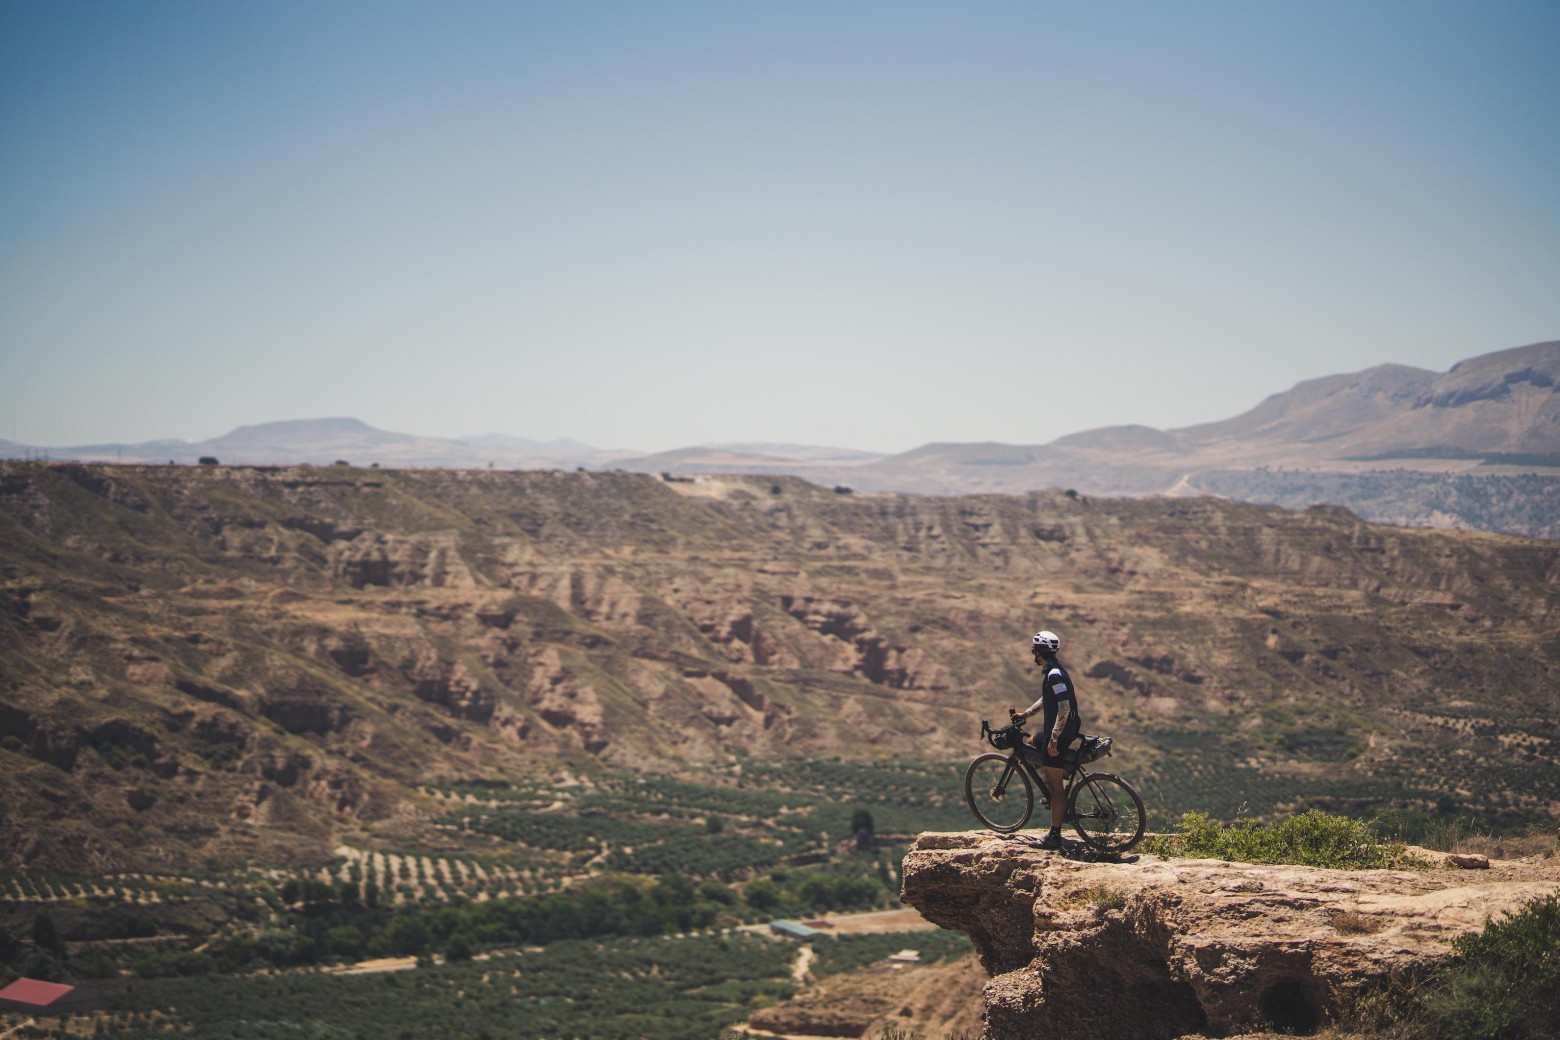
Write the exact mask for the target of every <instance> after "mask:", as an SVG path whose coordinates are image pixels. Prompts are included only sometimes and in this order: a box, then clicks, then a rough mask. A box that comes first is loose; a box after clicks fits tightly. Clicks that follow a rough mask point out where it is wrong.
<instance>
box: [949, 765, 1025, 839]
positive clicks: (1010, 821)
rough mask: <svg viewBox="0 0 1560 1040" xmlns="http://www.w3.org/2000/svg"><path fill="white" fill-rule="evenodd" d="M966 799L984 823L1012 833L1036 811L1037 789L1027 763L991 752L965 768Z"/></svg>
mask: <svg viewBox="0 0 1560 1040" xmlns="http://www.w3.org/2000/svg"><path fill="white" fill-rule="evenodd" d="M999 785H1000V787H999ZM964 801H965V802H966V804H968V805H969V807H970V811H971V812H972V813H974V814H975V818H976V819H978V820H980V822H981V823H984V824H985V825H986V826H987V827H990V828H991V829H992V830H994V831H996V832H997V833H998V834H1011V833H1012V832H1013V831H1016V830H1018V829H1019V828H1021V827H1023V826H1024V824H1026V823H1028V822H1029V817H1030V815H1031V814H1032V813H1033V812H1034V811H1035V789H1034V785H1033V784H1032V783H1031V782H1030V780H1029V773H1028V771H1027V770H1025V769H1024V767H1023V766H1021V765H1019V764H1018V763H1017V762H1016V761H1015V762H1010V759H1009V756H1007V755H999V754H997V753H996V752H990V753H987V754H984V755H981V756H980V757H979V758H977V759H975V761H973V762H971V763H970V765H969V768H968V769H966V770H965V771H964ZM1020 810H1022V812H1020Z"/></svg>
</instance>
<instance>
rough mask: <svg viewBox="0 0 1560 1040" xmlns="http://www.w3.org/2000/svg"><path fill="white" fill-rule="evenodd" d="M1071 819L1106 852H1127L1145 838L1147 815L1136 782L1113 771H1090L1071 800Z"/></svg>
mask: <svg viewBox="0 0 1560 1040" xmlns="http://www.w3.org/2000/svg"><path fill="white" fill-rule="evenodd" d="M1067 818H1068V820H1070V821H1071V822H1072V825H1073V826H1074V827H1076V828H1077V830H1078V834H1079V835H1080V836H1081V837H1082V838H1083V840H1084V841H1085V842H1087V843H1088V844H1089V845H1090V846H1092V847H1093V848H1096V849H1099V850H1100V851H1102V852H1126V851H1127V850H1128V849H1130V848H1131V847H1132V846H1134V845H1136V844H1137V843H1138V841H1139V840H1140V839H1141V838H1142V837H1143V828H1144V826H1145V825H1146V824H1147V817H1146V815H1145V814H1144V812H1143V799H1141V798H1139V797H1138V793H1137V792H1136V791H1134V790H1133V789H1132V785H1131V784H1129V783H1127V782H1126V781H1125V780H1123V779H1121V777H1119V776H1112V775H1111V774H1109V773H1089V774H1088V775H1087V776H1085V777H1084V778H1083V779H1082V780H1080V781H1078V783H1077V785H1076V786H1075V787H1074V788H1073V790H1072V796H1071V797H1070V798H1069V799H1068V800H1067Z"/></svg>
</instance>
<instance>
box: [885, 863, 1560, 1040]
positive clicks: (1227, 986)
mask: <svg viewBox="0 0 1560 1040" xmlns="http://www.w3.org/2000/svg"><path fill="white" fill-rule="evenodd" d="M1424 855H1425V856H1426V857H1433V859H1434V860H1435V861H1436V862H1438V863H1439V864H1440V865H1439V866H1438V867H1436V868H1432V869H1404V870H1327V869H1321V868H1314V867H1298V866H1266V865H1253V864H1246V863H1229V862H1222V861H1214V860H1188V859H1164V858H1161V857H1158V856H1153V855H1142V856H1129V857H1127V861H1126V862H1121V863H1103V862H1084V861H1080V860H1076V859H1070V858H1066V857H1064V856H1062V855H1059V854H1057V853H1052V852H1045V851H1042V850H1040V849H1038V848H1036V847H1035V845H1034V841H1033V839H1031V838H1029V837H1027V836H998V835H993V834H986V833H981V832H969V833H946V834H933V833H928V834H922V835H921V836H920V837H919V838H918V839H917V841H916V842H915V844H914V845H913V846H912V847H911V849H910V851H909V853H908V854H907V855H906V857H905V860H904V868H903V893H902V898H903V900H904V901H905V902H906V903H908V904H910V905H911V906H914V907H915V908H916V909H917V910H919V911H920V912H921V913H922V914H923V915H924V916H925V917H927V918H928V919H929V920H931V921H933V922H935V923H936V924H939V925H941V926H943V927H945V928H953V929H957V930H959V931H963V932H965V933H967V934H968V935H969V936H970V938H971V939H972V940H973V941H974V943H975V946H976V948H977V950H978V951H979V954H980V957H981V961H982V963H983V964H984V966H985V968H986V971H987V973H988V974H989V975H990V979H989V981H987V983H986V987H985V1004H986V1010H985V1036H986V1037H988V1038H989V1040H1009V1038H1012V1040H1018V1038H1024V1040H1035V1038H1039V1037H1050V1036H1066V1037H1069V1038H1071V1040H1091V1038H1095V1040H1116V1038H1121V1040H1126V1038H1132V1040H1169V1038H1173V1037H1180V1036H1185V1035H1187V1034H1194V1033H1202V1034H1206V1035H1214V1036H1217V1035H1228V1034H1232V1033H1241V1032H1245V1031H1251V1030H1258V1029H1277V1030H1280V1031H1282V1032H1286V1033H1302V1034H1303V1033H1309V1032H1313V1031H1315V1030H1316V1029H1317V1028H1318V1027H1319V1026H1321V1025H1322V1024H1323V1023H1324V1022H1327V1021H1329V1020H1331V1019H1333V1018H1334V1017H1336V1016H1337V1015H1338V1013H1339V1012H1340V1011H1341V1010H1343V1009H1346V1008H1347V1007H1348V1006H1349V1004H1350V1003H1351V1002H1352V1001H1353V1000H1354V999H1356V998H1358V997H1360V996H1363V995H1365V994H1367V993H1369V992H1370V991H1371V990H1372V989H1373V988H1376V987H1379V986H1380V985H1381V984H1382V983H1384V982H1385V981H1386V980H1388V979H1389V978H1393V977H1395V976H1402V975H1403V974H1404V973H1412V972H1415V971H1417V970H1420V969H1423V968H1425V967H1428V966H1429V965H1430V964H1432V963H1433V962H1434V961H1436V960H1437V959H1439V958H1443V957H1445V956H1446V955H1447V954H1448V953H1449V948H1448V943H1449V942H1450V941H1451V940H1452V939H1453V938H1455V937H1456V936H1458V935H1461V934H1463V933H1464V932H1467V931H1471V930H1475V929H1478V928H1481V927H1483V925H1484V923H1485V920H1486V919H1487V918H1488V917H1490V916H1492V915H1499V914H1501V913H1504V912H1508V911H1513V910H1516V909H1517V908H1518V907H1520V906H1521V905H1522V904H1523V903H1525V902H1527V901H1528V900H1531V899H1535V898H1538V897H1540V896H1545V895H1548V894H1550V893H1553V892H1556V891H1557V890H1560V863H1557V862H1556V861H1555V860H1553V859H1547V860H1523V861H1511V862H1504V861H1496V862H1493V863H1489V864H1488V869H1482V870H1470V869H1460V868H1458V867H1456V866H1455V865H1454V864H1453V863H1452V861H1451V860H1450V859H1449V858H1447V857H1443V856H1441V855H1440V854H1438V853H1425V854H1424ZM1474 862H1475V863H1477V862H1478V861H1474Z"/></svg>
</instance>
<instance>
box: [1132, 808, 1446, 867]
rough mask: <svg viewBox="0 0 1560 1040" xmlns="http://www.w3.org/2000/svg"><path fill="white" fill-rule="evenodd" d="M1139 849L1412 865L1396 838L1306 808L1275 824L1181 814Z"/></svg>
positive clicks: (1328, 863)
mask: <svg viewBox="0 0 1560 1040" xmlns="http://www.w3.org/2000/svg"><path fill="white" fill-rule="evenodd" d="M1145 851H1148V852H1154V853H1158V854H1159V855H1161V856H1187V857H1192V858H1198V859H1228V860H1239V861H1241V862H1244V863H1296V864H1300V865H1302V866H1308V867H1331V868H1335V869H1343V870H1360V869H1372V868H1383V867H1403V866H1413V865H1415V861H1414V860H1412V859H1411V858H1410V857H1409V856H1408V855H1407V854H1406V853H1405V851H1404V848H1403V844H1402V843H1401V842H1396V841H1382V840H1381V839H1380V838H1379V837H1378V836H1377V835H1376V833H1375V831H1374V829H1373V828H1372V827H1371V825H1370V824H1368V823H1364V822H1362V821H1360V820H1354V819H1350V818H1349V817H1347V816H1335V815H1333V814H1332V813H1326V812H1322V811H1321V810H1320V809H1307V810H1306V811H1305V812H1303V813H1299V814H1298V815H1295V816H1290V817H1287V818H1285V819H1283V820H1279V821H1277V822H1275V823H1235V824H1224V823H1217V822H1215V821H1214V820H1212V819H1210V818H1209V817H1208V814H1207V813H1200V812H1193V813H1187V814H1186V815H1185V816H1182V817H1181V820H1180V823H1178V824H1177V825H1176V833H1175V834H1172V835H1162V836H1159V837H1156V838H1152V839H1150V840H1149V842H1148V843H1147V846H1146V849H1145Z"/></svg>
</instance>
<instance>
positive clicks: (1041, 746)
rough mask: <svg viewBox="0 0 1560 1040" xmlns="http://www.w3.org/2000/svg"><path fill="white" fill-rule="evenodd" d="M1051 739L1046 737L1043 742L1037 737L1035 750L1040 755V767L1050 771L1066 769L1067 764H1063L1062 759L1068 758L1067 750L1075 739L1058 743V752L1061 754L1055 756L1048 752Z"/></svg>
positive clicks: (1069, 738)
mask: <svg viewBox="0 0 1560 1040" xmlns="http://www.w3.org/2000/svg"><path fill="white" fill-rule="evenodd" d="M1050 739H1051V738H1050V737H1046V738H1045V740H1044V741H1042V740H1041V739H1040V738H1039V737H1038V736H1037V737H1035V742H1034V749H1035V750H1036V751H1038V752H1039V753H1040V765H1041V766H1042V767H1043V768H1050V769H1064V768H1066V763H1065V762H1063V761H1062V759H1063V758H1064V757H1065V756H1066V754H1067V748H1068V746H1069V745H1071V744H1072V742H1073V738H1072V737H1068V738H1067V739H1066V740H1061V741H1057V744H1056V750H1057V751H1058V752H1060V754H1058V755H1054V756H1053V755H1052V754H1051V753H1050V751H1048V750H1047V746H1048V742H1049V741H1050Z"/></svg>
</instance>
